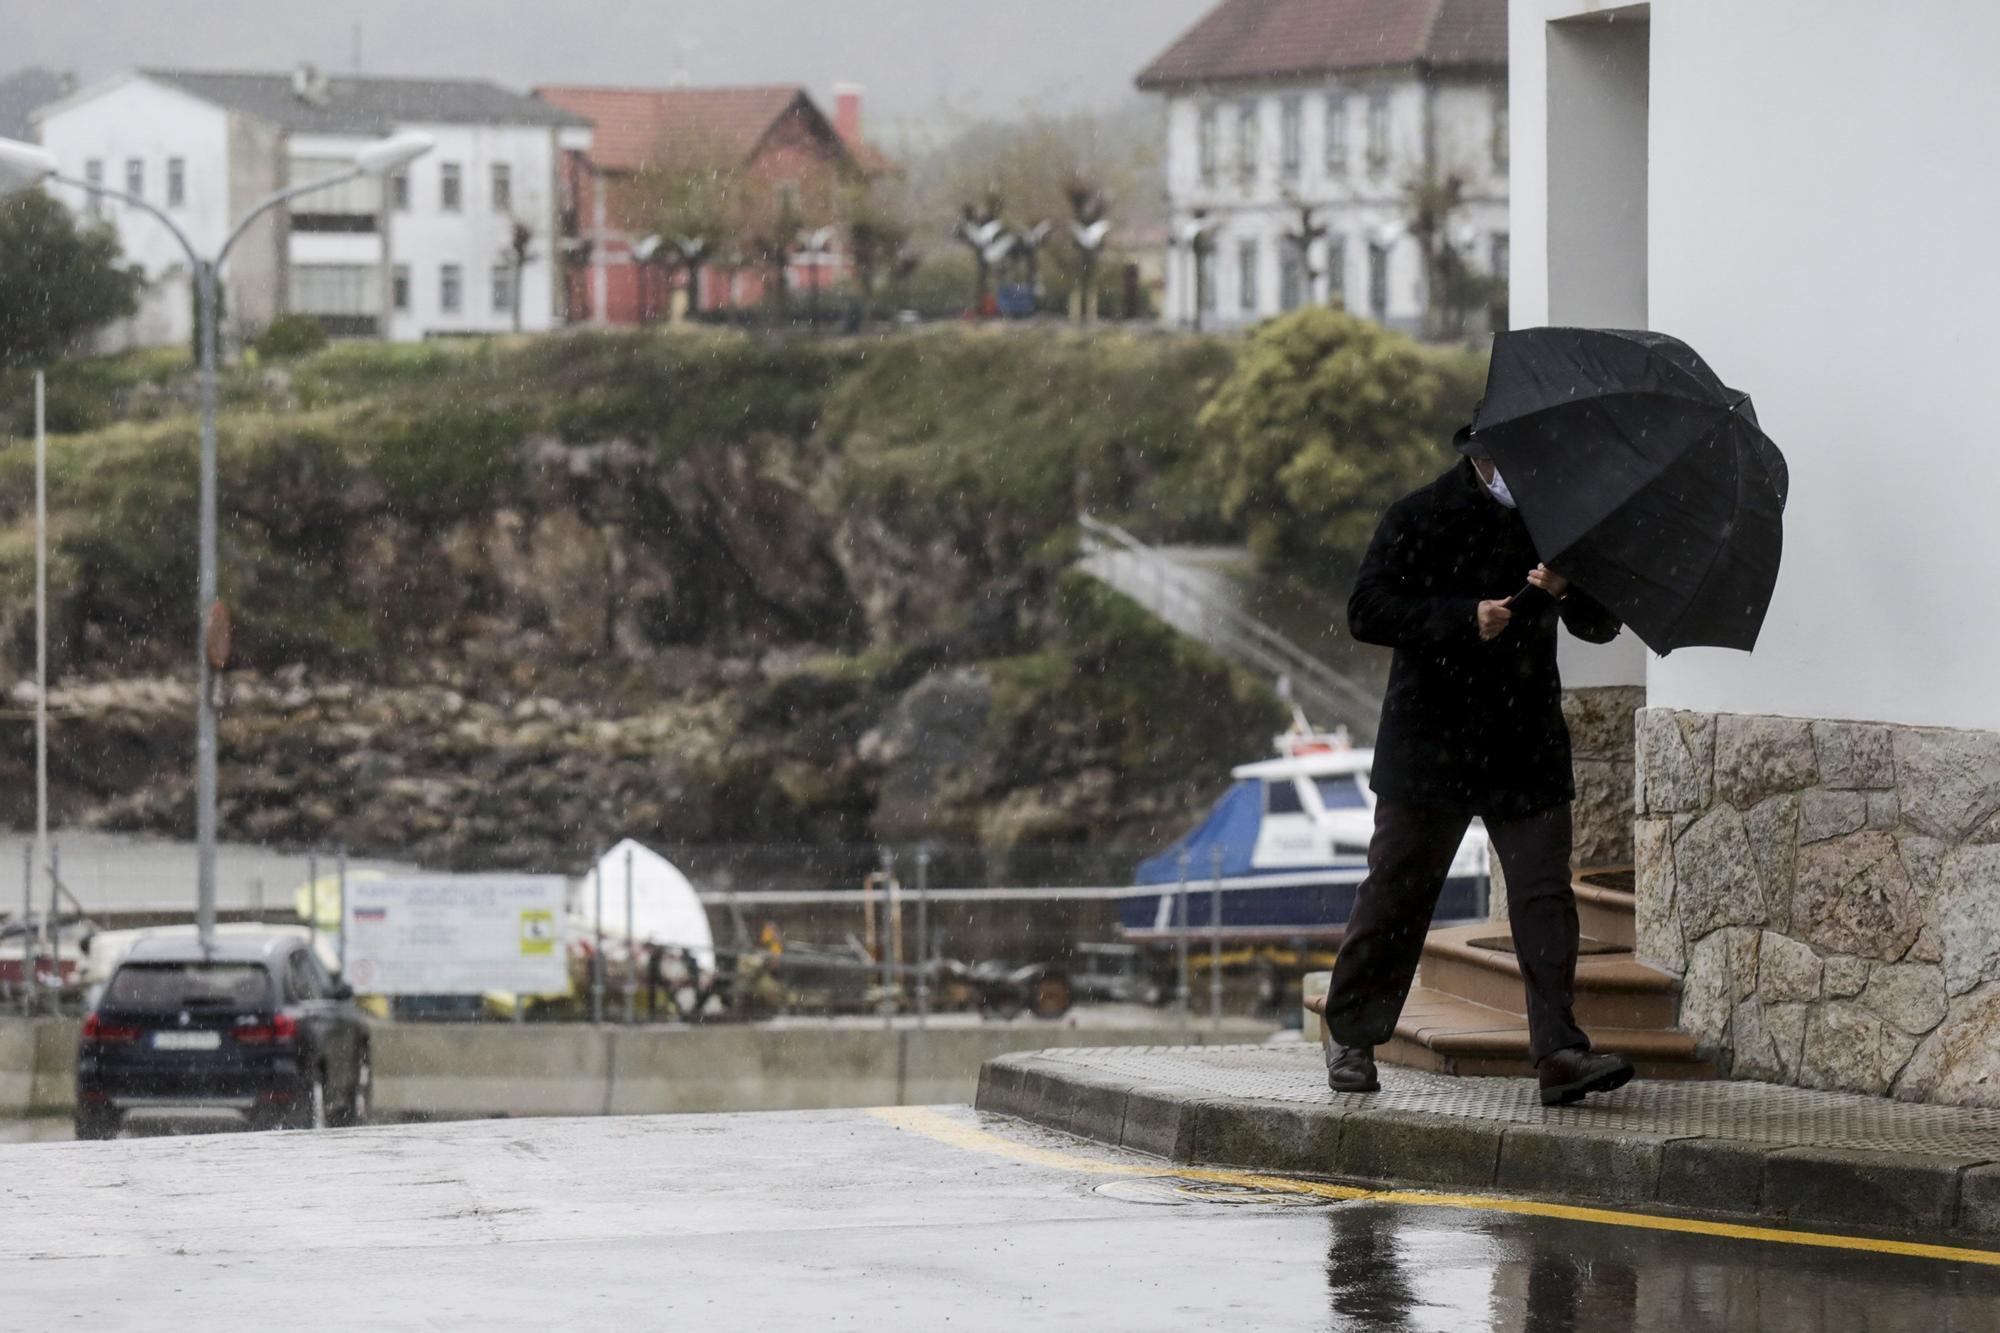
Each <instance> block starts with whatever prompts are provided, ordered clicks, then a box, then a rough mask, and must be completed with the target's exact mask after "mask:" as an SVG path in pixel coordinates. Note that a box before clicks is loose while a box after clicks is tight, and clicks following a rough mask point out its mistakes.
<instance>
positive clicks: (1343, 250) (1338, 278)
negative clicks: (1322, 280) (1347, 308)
mask: <svg viewBox="0 0 2000 1333" xmlns="http://www.w3.org/2000/svg"><path fill="white" fill-rule="evenodd" d="M1326 296H1327V300H1329V301H1332V300H1334V299H1336V298H1339V299H1341V300H1342V302H1343V304H1344V303H1345V298H1346V296H1347V238H1346V237H1345V236H1329V237H1327V238H1326Z"/></svg>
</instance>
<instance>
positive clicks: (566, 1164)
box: [0, 1108, 2000, 1333]
mask: <svg viewBox="0 0 2000 1333" xmlns="http://www.w3.org/2000/svg"><path fill="white" fill-rule="evenodd" d="M1347 1193H1350V1192H1349V1191H1339V1190H1334V1189H1330V1188H1329V1187H1327V1186H1325V1185H1323V1184H1319V1183H1316V1182H1300V1181H1291V1180H1286V1179H1279V1178H1262V1177H1254V1176H1245V1175H1240V1174H1236V1173H1229V1172H1220V1171H1199V1170H1189V1169H1182V1168H1174V1167H1169V1166H1167V1165H1166V1164H1163V1163H1161V1162H1158V1161H1156V1160H1153V1159H1148V1158H1141V1157H1138V1156H1136V1155H1132V1154H1126V1153H1120V1152H1118V1151H1116V1150H1113V1149H1106V1148H1099V1147H1096V1146H1093V1145H1089V1144H1085V1143H1083V1142H1081V1141H1078V1140H1075V1139H1071V1138H1068V1137H1066V1136H1062V1135H1055V1134H1050V1133H1047V1132H1045V1131H1040V1130H1036V1129H1033V1128H1030V1127H1026V1126H1022V1125H1020V1124H1018V1123H1016V1122H1011V1121H1006V1120H999V1119H992V1118H982V1117H979V1116H976V1115H975V1114H974V1113H972V1112H970V1111H967V1110H965V1109H964V1108H946V1109H940V1110H924V1109H921V1108H916V1109H912V1108H904V1109H897V1110H885V1111H880V1112H850V1111H837V1112H814V1113H796V1114H795V1113H772V1114H758V1115H731V1116H680V1117H661V1118H646V1119H597V1120H550V1121H485V1122H474V1123H466V1124H455V1125H436V1126H404V1127H397V1128H377V1129H364V1130H351V1131H339V1132H332V1133H322V1134H254V1135H253V1134H225V1135H210V1136H199V1137H167V1138H143V1139H132V1140H124V1141H120V1142H116V1143H109V1144H61V1143H51V1144H20V1145H16V1146H11V1147H7V1148H5V1149H0V1196H4V1199H5V1207H6V1214H5V1215H6V1216H7V1217H8V1218H9V1219H10V1223H9V1225H8V1226H7V1227H6V1228H5V1230H4V1232H0V1292H4V1293H5V1295H4V1298H0V1306H4V1309H5V1312H6V1313H5V1315H4V1316H0V1317H3V1318H4V1321H5V1324H6V1326H7V1327H9V1328H24V1329H39V1328H51V1327H57V1326H64V1327H69V1326H74V1327H93V1328H118V1327H141V1326H144V1327H181V1326H192V1325H195V1324H197V1323H198V1324H199V1325H200V1326H202V1327H204V1328H209V1329H217V1328H221V1329H232V1328H252V1327H255V1328H260V1329H261V1328H268V1327H271V1326H273V1325H274V1324H276V1325H277V1326H281V1327H285V1328H288V1329H318V1328H327V1329H334V1328H340V1329H351V1328H370V1329H391V1330H396V1329H437V1328H461V1327H479V1328H482V1329H515V1328H522V1329H526V1328H535V1329H547V1328H556V1327H584V1326H588V1325H590V1324H592V1323H609V1322H610V1321H613V1320H618V1321H623V1322H626V1323H630V1324H636V1325H637V1326H640V1327H648V1328H653V1327H698V1328H702V1329H705V1330H722V1329H756V1330H760V1331H762V1333H768V1330H772V1329H791V1328H814V1329H817V1328H839V1327H856V1328H868V1329H877V1330H880V1329H923V1330H932V1329H943V1328H963V1329H982V1330H983V1329H994V1330H1000V1329H1010V1330H1012V1329H1058V1330H1069V1329H1077V1330H1092V1331H1093V1333H1094V1331H1097V1330H1122V1329H1134V1330H1137V1329H1145V1330H1148V1331H1149V1333H1154V1331H1157V1330H1160V1329H1196V1328H1210V1327H1222V1326H1227V1327H1231V1328H1237V1329H1328V1330H1342V1329H1366V1330H1440V1331H1449V1333H1462V1331H1464V1333H1470V1331H1475V1330H1489V1329H1490V1330H1507V1331H1509V1333H1513V1331H1515V1330H1521V1331H1527V1330H1534V1331H1535V1333H1553V1331H1554V1330H1595V1329H1618V1330H1625V1329H1632V1330H1644V1331H1648V1333H1650V1331H1653V1330H1657V1331H1659V1333H1667V1331H1668V1330H1673V1331H1674V1333H1680V1331H1682V1330H1711V1329H1713V1330H1732V1331H1733V1330H1744V1329H1773V1330H1777V1329H1784V1330H1802V1329H1825V1330H1832V1331H1834V1333H1844V1331H1845V1330H1906V1329H1921V1330H1938V1331H1940V1333H1945V1331H1952V1333H1956V1331H1959V1330H1963V1331H1966V1333H1989V1331H1992V1330H2000V1266H1994V1265H1990V1264H1985V1263H1982V1262H1979V1261H1978V1259H1977V1256H1969V1255H1962V1254H1961V1255H1952V1254H1949V1253H1945V1252H1941V1253H1944V1257H1931V1256H1929V1255H1928V1254H1925V1255H1918V1254H1912V1253H1893V1252H1883V1251H1882V1250H1881V1249H1879V1248H1876V1247H1877V1246H1878V1245H1880V1244H1883V1243H1878V1242H1869V1241H1861V1242H1857V1244H1858V1245H1859V1246H1860V1248H1836V1247H1835V1244H1836V1242H1834V1241H1833V1240H1832V1239H1830V1238H1822V1239H1821V1240H1820V1241H1817V1242H1815V1243H1811V1244H1792V1243H1775V1242H1774V1241H1772V1240H1769V1239H1748V1238H1744V1237H1743V1236H1742V1235H1740V1234H1737V1231H1738V1230H1740V1229H1732V1228H1730V1227H1728V1226H1725V1225H1718V1226H1716V1227H1715V1228H1712V1229H1709V1230H1705V1231H1697V1232H1687V1231H1679V1230H1661V1229H1658V1227H1659V1226H1661V1225H1665V1224H1663V1223H1660V1222H1659V1220H1658V1219H1651V1218H1646V1217H1643V1216H1640V1215H1636V1214H1610V1213H1606V1214H1602V1215H1601V1216H1602V1217H1604V1218H1609V1219H1612V1223H1614V1224H1607V1223H1606V1222H1603V1221H1582V1220H1574V1219H1571V1218H1567V1217H1549V1216H1537V1215H1528V1214H1523V1213H1520V1212H1517V1211H1514V1210H1515V1209H1516V1208H1518V1207H1520V1205H1518V1204H1516V1203H1514V1202H1511V1201H1508V1200H1496V1199H1485V1200H1480V1199H1460V1200H1457V1201H1441V1200H1438V1199H1433V1198H1428V1197H1424V1196H1397V1197H1396V1198H1392V1199H1380V1198H1370V1197H1363V1198H1352V1199H1350V1198H1346V1197H1343V1196H1344V1195H1345V1194H1347ZM1673 1225H1675V1226H1685V1225H1689V1224H1687V1223H1675V1224H1673ZM1696 1225H1702V1224H1696Z"/></svg>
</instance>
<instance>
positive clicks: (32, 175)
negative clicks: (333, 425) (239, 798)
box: [0, 130, 431, 950]
mask: <svg viewBox="0 0 2000 1333" xmlns="http://www.w3.org/2000/svg"><path fill="white" fill-rule="evenodd" d="M430 149H431V137H430V136H429V135H428V134H423V133H419V132H417V131H414V130H412V131H408V132H406V133H403V134H395V135H391V136H390V137H388V138H386V139H382V140H379V141H377V142H375V143H372V144H369V145H367V146H366V147H364V148H362V149H360V150H359V151H357V152H356V153H355V155H354V165H353V166H352V167H350V168H349V169H347V170H346V171H341V172H336V173H335V174H333V175H331V176H327V177H323V178H322V179H320V180H314V181H307V182H305V183H304V184H302V185H293V186H289V187H287V188H285V189H282V190H279V191H277V192H276V193H274V194H270V195H267V196H266V197H265V198H263V199H262V200H260V201H258V203H257V205H256V206H255V207H254V208H252V209H251V210H250V211H249V212H248V213H246V214H244V215H243V217H242V219H241V220H239V221H238V222H237V224H236V226H235V228H234V229H233V230H232V231H231V232H230V233H229V235H228V237H227V238H225V239H224V241H223V242H222V248H221V249H220V250H217V251H216V253H215V258H214V259H203V258H202V257H201V255H200V253H199V252H197V251H196V250H195V248H194V243H193V242H192V241H190V240H189V239H188V238H187V233H185V232H183V231H182V230H181V229H180V228H179V227H178V226H177V225H175V223H174V220H173V219H172V218H170V217H168V216H167V215H166V214H165V213H163V212H161V211H160V210H159V209H158V208H155V207H154V206H153V205H152V204H149V203H147V202H146V201H145V200H144V199H141V198H139V197H138V196H137V195H131V194H127V193H125V192H124V191H123V190H113V189H109V188H107V187H105V186H103V185H98V184H94V183H92V182H90V181H87V180H78V179H76V178H75V177H73V176H65V175H63V174H62V172H61V171H60V170H58V163H57V162H56V157H55V154H54V153H51V152H50V151H49V150H48V149H46V148H44V147H42V146H41V145H39V144H31V143H21V142H20V141H18V140H14V139H0V166H9V167H12V168H14V169H15V170H16V171H18V172H21V173H23V174H25V175H26V176H27V177H28V184H30V185H33V184H35V183H37V182H39V181H42V180H51V181H55V182H56V183H57V184H60V185H73V186H75V187H77V188H78V189H80V190H87V191H89V192H90V193H92V194H97V195H102V196H104V197H105V198H107V199H117V200H120V201H122V202H124V203H127V204H130V205H131V206H132V207H134V208H137V209H140V210H141V211H143V212H146V213H150V214H152V215H153V216H154V217H155V218H158V219H159V220H160V222H161V223H162V224H163V225H165V227H166V229H167V230H168V231H169V232H171V233H173V237H174V239H175V240H176V241H178V242H180V247H181V249H182V250H183V251H185V252H186V253H187V257H188V263H189V264H190V265H192V266H193V269H194V276H195V290H196V292H197V294H198V297H199V300H200V308H201V313H200V321H201V533H200V542H201V571H200V575H199V578H198V580H197V587H196V591H195V663H196V678H195V893H196V897H195V929H196V930H197V931H198V932H199V934H200V936H201V943H202V948H203V949H204V950H206V949H208V948H210V947H212V946H213V944H214V942H215V671H216V670H217V669H219V667H220V665H221V663H220V662H216V663H214V664H211V662H210V661H209V648H210V632H211V631H210V620H211V616H212V615H213V614H214V607H215V605H216V602H215V398H216V391H215V322H216V315H215V291H216V283H217V281H218V278H219V275H220V273H221V270H222V266H223V264H224V263H226V262H228V259H229V252H230V250H231V249H233V248H234V247H235V245H236V242H238V241H239V240H241V239H243V234H244V233H245V232H247V231H248V230H249V229H250V224H251V223H253V222H255V221H256V220H257V219H258V218H260V217H262V216H263V215H264V214H266V213H268V212H270V211H271V210H272V209H274V208H276V207H277V206H278V205H280V204H283V203H285V202H287V201H289V200H292V199H296V198H298V197H299V196H300V195H302V194H309V193H311V192H312V191H314V190H324V189H327V188H329V187H330V186H334V185H344V184H346V183H347V182H348V181H351V180H357V179H359V178H360V177H362V176H383V175H386V174H388V173H389V172H392V171H395V170H397V169H398V168H400V167H402V166H405V165H407V164H408V163H410V162H411V161H414V160H415V159H416V158H419V157H421V156H423V155H424V154H425V153H427V152H429V151H430Z"/></svg>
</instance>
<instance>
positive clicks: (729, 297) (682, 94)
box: [535, 85, 888, 325]
mask: <svg viewBox="0 0 2000 1333" xmlns="http://www.w3.org/2000/svg"><path fill="white" fill-rule="evenodd" d="M535 95H536V96H537V97H540V98H541V99H542V100H544V101H546V102H549V103H551V104H552V105H554V106H557V107H560V108H561V109H563V110H564V111H568V112H570V113H572V114H574V115H578V116H582V117H584V118H585V119H587V120H590V121H592V122H594V123H595V125H596V133H595V136H594V143H593V146H592V147H591V148H590V149H589V150H587V151H573V152H568V153H565V154H564V158H563V164H562V170H561V187H562V192H563V217H564V222H565V230H566V231H567V233H568V236H569V238H570V239H571V241H572V243H573V244H576V245H578V247H579V253H580V254H581V255H582V256H583V257H584V258H583V262H581V263H578V264H576V265H575V266H573V267H572V269H571V276H570V281H569V320H570V322H571V323H594V324H615V325H636V324H645V323H652V322H654V321H657V320H660V319H664V318H666V317H668V316H669V315H670V314H671V312H672V310H673V308H674V306H675V304H676V302H675V299H674V298H675V295H676V293H674V292H670V291H669V290H668V277H667V273H666V270H665V269H663V268H662V267H661V266H659V265H657V264H642V263H639V262H637V260H636V258H635V256H634V254H633V247H634V246H635V245H636V244H637V243H638V242H639V241H640V240H641V239H642V238H643V237H644V235H645V231H646V229H645V223H644V220H643V218H641V217H639V216H637V214H638V211H639V210H638V209H637V207H636V201H635V199H634V197H633V194H634V191H633V180H634V177H636V176H637V175H638V173H640V172H642V171H644V170H645V169H646V168H648V167H650V166H656V165H661V164H663V163H665V162H667V161H670V160H672V158H673V156H674V154H675V153H676V151H677V150H679V149H682V148H683V147H685V146H688V145H698V146H699V147H700V149H701V151H702V152H703V153H705V154H709V155H712V156H716V157H718V158H720V159H721V160H723V161H725V162H727V163H729V164H731V165H735V166H740V167H741V169H742V170H744V171H745V172H746V173H747V174H748V175H749V176H750V178H751V179H752V180H754V181H755V182H757V183H759V184H760V185H761V186H763V187H766V189H767V190H768V193H769V196H770V198H772V199H774V200H777V199H789V200H790V201H791V202H792V203H794V204H795V205H803V204H805V203H806V202H808V201H814V202H818V203H819V204H820V205H821V206H822V207H824V206H825V203H826V201H831V200H837V199H838V198H839V197H840V195H841V193H842V190H843V187H846V186H849V185H855V184H859V183H861V182H863V181H865V180H866V179H868V178H869V177H870V176H872V175H876V174H879V173H880V172H881V171H883V170H886V169H888V168H887V164H886V162H884V160H883V159H882V158H881V157H880V156H879V155H878V154H876V153H875V152H874V150H873V149H870V148H868V147H867V146H866V145H865V144H864V143H863V141H862V139H861V90H860V89H859V88H856V87H851V86H846V85H843V86H842V87H840V88H839V89H838V90H837V101H836V110H835V115H834V118H833V119H832V120H829V119H828V118H827V117H826V116H825V115H824V114H823V113H822V112H821V111H820V109H819V107H818V106H817V105H816V104H815V103H814V102H813V100H812V97H811V96H810V95H809V94H808V93H807V92H806V90H805V89H804V88H800V87H794V86H777V87H757V88H591V87H572V86H555V87H545V88H537V89H535ZM808 211H809V212H810V211H812V210H810V209H809V210H808ZM814 220H815V221H817V220H818V219H814ZM838 245H839V243H838V242H836V243H835V248H834V249H833V250H832V251H830V252H829V253H827V254H824V255H821V256H818V257H817V258H816V259H809V258H807V257H805V256H799V255H795V256H794V258H793V259H792V260H791V261H790V263H789V264H788V265H787V269H786V285H787V287H788V288H789V289H791V290H792V291H795V292H803V291H807V290H809V289H811V288H815V287H821V288H823V287H829V286H832V285H834V284H835V283H837V282H839V281H841V280H842V279H843V278H845V277H846V276H847V274H848V271H849V268H848V263H847V259H846V256H845V255H844V254H842V253H841V252H840V251H839V249H838ZM697 279H698V281H697V284H696V290H695V291H694V292H693V293H692V294H691V295H690V296H689V298H688V300H687V305H688V306H691V307H692V308H694V309H699V310H719V309H727V308H736V307H746V306H754V305H757V304H758V303H759V302H761V301H762V300H763V299H764V296H765V287H766V286H767V285H768V280H769V270H768V269H766V268H763V267H760V266H748V265H745V266H737V265H734V264H732V263H730V262H729V256H726V255H717V256H714V258H713V259H712V260H711V262H709V263H708V264H706V265H705V266H704V267H703V268H702V269H701V271H700V273H699V274H698V275H697ZM675 283H676V285H681V280H680V279H679V278H676V279H675Z"/></svg>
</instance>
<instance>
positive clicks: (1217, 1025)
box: [1208, 847, 1222, 1032]
mask: <svg viewBox="0 0 2000 1333" xmlns="http://www.w3.org/2000/svg"><path fill="white" fill-rule="evenodd" d="M1209 863H1210V867H1211V869H1212V870H1213V872H1214V879H1213V881H1212V882H1211V883H1210V885H1209V890H1208V1024H1209V1029H1210V1030H1211V1031H1214V1032H1220V1031H1222V849H1221V848H1220V847H1216V848H1214V849H1212V850H1211V851H1210V853H1209Z"/></svg>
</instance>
